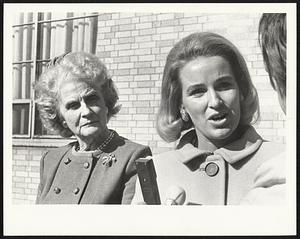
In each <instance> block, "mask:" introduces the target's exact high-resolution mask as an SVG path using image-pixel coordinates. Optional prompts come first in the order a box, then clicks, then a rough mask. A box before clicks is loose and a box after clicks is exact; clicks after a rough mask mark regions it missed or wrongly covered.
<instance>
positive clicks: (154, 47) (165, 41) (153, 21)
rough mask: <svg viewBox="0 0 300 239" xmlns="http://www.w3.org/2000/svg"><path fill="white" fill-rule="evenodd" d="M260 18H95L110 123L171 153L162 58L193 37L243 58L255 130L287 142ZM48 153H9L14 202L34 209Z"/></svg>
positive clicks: (154, 148) (119, 15) (133, 15)
mask: <svg viewBox="0 0 300 239" xmlns="http://www.w3.org/2000/svg"><path fill="white" fill-rule="evenodd" d="M259 18H260V14H190V13H189V14H187V13H164V14H151V13H130V14H125V13H111V14H110V13H107V14H101V15H100V17H99V25H98V27H99V29H98V43H97V55H98V56H100V57H101V58H102V59H103V61H104V63H105V64H106V65H107V67H108V69H109V70H110V73H111V75H112V78H113V80H114V81H115V83H116V85H117V88H118V91H119V96H120V103H121V104H122V110H121V112H120V113H119V114H118V115H117V116H116V118H114V119H112V120H111V121H110V122H109V127H110V128H112V129H115V130H116V131H117V132H118V133H119V134H121V135H123V136H125V137H127V138H129V139H131V140H133V141H136V142H139V143H142V144H146V145H149V146H150V147H151V148H152V151H153V153H154V154H155V153H159V152H163V151H166V150H168V149H170V148H172V147H173V146H174V145H175V144H174V143H171V144H167V143H164V142H163V141H162V140H161V139H160V138H159V136H158V135H157V133H156V131H155V114H156V112H157V110H158V105H159V99H160V86H161V79H162V72H163V67H164V64H165V59H166V56H167V54H168V52H169V50H170V49H171V48H172V46H173V45H174V43H175V42H177V41H178V40H179V39H181V38H182V37H184V36H187V35H188V34H190V33H192V32H195V31H212V32H215V33H219V34H221V35H223V36H225V37H226V38H228V39H229V40H231V41H232V42H233V43H234V44H235V45H236V46H237V47H238V48H239V49H240V51H241V52H242V54H243V55H244V57H245V59H246V61H247V64H248V67H249V71H250V74H251V76H252V79H253V82H254V84H255V86H256V87H257V89H258V93H259V98H260V106H261V121H260V122H259V123H258V124H256V125H254V126H255V128H256V129H257V130H258V132H260V133H261V134H262V136H263V137H264V138H266V139H269V140H274V141H277V142H285V134H284V128H285V121H284V117H283V114H282V112H281V109H280V107H279V104H278V101H277V95H276V93H275V92H274V91H273V90H272V88H271V86H270V84H269V81H268V76H267V73H266V72H265V70H264V65H263V61H262V55H261V53H260V48H259V46H258V42H257V29H258V21H259ZM46 149H47V148H46V147H23V146H22V147H20V146H14V147H13V178H12V183H13V189H12V190H13V202H14V203H34V201H35V197H36V192H37V186H38V182H39V160H40V157H41V155H42V154H43V152H44V151H45V150H46Z"/></svg>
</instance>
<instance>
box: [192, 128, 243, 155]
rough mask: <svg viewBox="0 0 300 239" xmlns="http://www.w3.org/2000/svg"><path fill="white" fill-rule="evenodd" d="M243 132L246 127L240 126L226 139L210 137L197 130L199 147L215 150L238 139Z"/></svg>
mask: <svg viewBox="0 0 300 239" xmlns="http://www.w3.org/2000/svg"><path fill="white" fill-rule="evenodd" d="M243 132H244V129H243V128H242V127H238V128H236V130H235V131H234V132H233V133H232V134H231V135H230V136H229V137H227V138H225V139H208V138H206V137H205V136H204V135H203V134H202V133H201V132H199V131H198V130H196V135H197V140H198V143H197V144H198V148H199V149H202V150H208V151H211V152H214V151H215V150H217V149H219V148H222V147H224V146H226V145H227V144H230V143H232V142H234V141H236V140H237V139H238V138H240V136H241V135H242V134H243Z"/></svg>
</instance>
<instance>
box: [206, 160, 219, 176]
mask: <svg viewBox="0 0 300 239" xmlns="http://www.w3.org/2000/svg"><path fill="white" fill-rule="evenodd" d="M205 172H206V174H207V175H208V176H210V177H213V176H215V175H216V174H217V173H218V172H219V166H218V165H217V164H216V163H213V162H210V163H208V164H207V165H206V166H205Z"/></svg>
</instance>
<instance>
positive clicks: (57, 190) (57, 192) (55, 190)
mask: <svg viewBox="0 0 300 239" xmlns="http://www.w3.org/2000/svg"><path fill="white" fill-rule="evenodd" d="M53 191H54V192H55V193H56V194H59V193H60V192H61V189H60V188H58V187H55V188H54V189H53Z"/></svg>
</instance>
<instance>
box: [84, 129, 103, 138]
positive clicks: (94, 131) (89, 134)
mask: <svg viewBox="0 0 300 239" xmlns="http://www.w3.org/2000/svg"><path fill="white" fill-rule="evenodd" d="M99 134H101V130H100V129H99V128H98V127H88V128H85V129H81V132H80V137H96V136H97V135H99Z"/></svg>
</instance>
